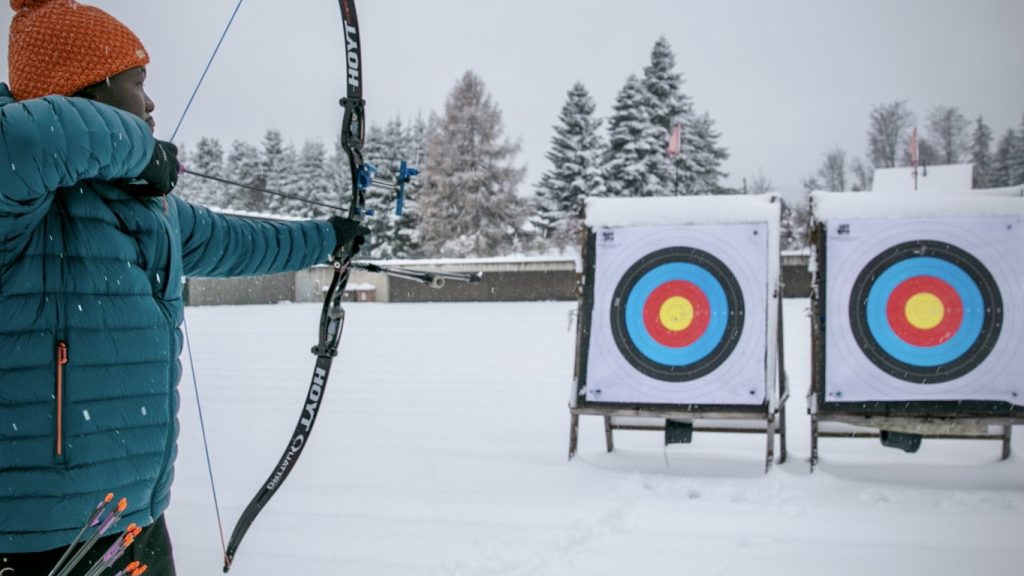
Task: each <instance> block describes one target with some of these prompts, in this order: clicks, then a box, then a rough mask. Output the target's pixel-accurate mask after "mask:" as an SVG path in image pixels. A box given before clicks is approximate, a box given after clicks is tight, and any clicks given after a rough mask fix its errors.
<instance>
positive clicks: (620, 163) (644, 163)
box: [604, 38, 728, 196]
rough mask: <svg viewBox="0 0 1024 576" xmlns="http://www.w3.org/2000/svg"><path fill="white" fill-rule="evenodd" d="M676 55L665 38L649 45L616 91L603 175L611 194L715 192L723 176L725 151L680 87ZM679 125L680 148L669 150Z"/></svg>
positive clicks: (706, 117)
mask: <svg viewBox="0 0 1024 576" xmlns="http://www.w3.org/2000/svg"><path fill="white" fill-rule="evenodd" d="M675 65H676V61H675V55H674V54H673V53H672V48H671V46H669V44H668V41H667V40H665V38H659V39H658V41H657V42H656V43H655V44H654V48H653V49H652V50H651V61H650V64H649V65H648V66H646V67H645V68H644V75H643V78H642V79H640V80H638V79H637V78H635V77H633V76H631V77H630V78H629V79H628V80H627V82H626V85H625V86H624V87H623V88H622V90H621V91H620V92H619V96H618V99H617V100H616V103H615V106H614V107H613V114H612V117H611V119H610V120H609V123H608V130H609V138H608V140H609V148H608V155H607V156H606V158H605V166H604V167H605V180H606V183H607V187H608V193H609V195H612V196H663V195H674V194H715V193H718V192H720V191H721V184H720V181H721V179H722V178H724V177H725V174H724V173H723V172H722V169H721V167H722V163H723V162H724V161H725V160H726V159H727V158H728V152H727V151H726V150H725V148H723V147H722V146H721V145H720V144H719V138H720V136H721V135H720V134H719V133H718V132H717V131H716V130H715V128H714V120H712V118H711V116H710V115H708V114H706V113H705V114H698V113H697V112H696V111H695V109H694V105H693V102H692V100H691V99H690V97H689V96H687V95H686V94H684V93H683V92H682V91H681V88H682V84H683V78H682V75H681V74H680V73H678V72H676V70H675ZM677 125H678V126H679V130H680V139H679V140H680V141H679V152H678V153H677V154H674V155H672V156H670V155H669V154H668V145H669V138H670V135H671V134H672V131H673V129H674V128H675V127H676V126H677Z"/></svg>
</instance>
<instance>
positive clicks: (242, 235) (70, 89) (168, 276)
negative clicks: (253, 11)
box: [0, 0, 365, 576]
mask: <svg viewBox="0 0 1024 576" xmlns="http://www.w3.org/2000/svg"><path fill="white" fill-rule="evenodd" d="M10 4H11V8H13V9H14V11H15V15H14V18H13V20H12V21H11V27H10V32H9V51H8V59H9V65H10V66H9V68H10V70H9V73H10V77H9V87H8V85H5V84H0V135H2V137H0V238H2V239H3V244H2V245H0V318H2V321H0V575H2V576H23V575H26V574H47V573H50V570H51V569H52V568H53V567H54V565H55V564H56V563H57V562H58V561H59V560H60V558H61V557H62V556H63V554H64V552H65V551H66V550H67V548H68V546H69V545H70V544H72V542H74V541H75V538H76V536H77V535H78V534H79V533H80V530H81V529H82V525H83V523H84V522H85V520H86V517H87V516H88V515H89V513H90V512H91V511H92V510H94V509H95V508H96V505H97V504H96V503H97V502H99V501H101V500H102V499H103V498H104V496H105V495H106V494H107V493H108V492H113V493H114V494H115V496H116V497H117V498H118V499H120V498H122V497H124V498H126V499H127V508H126V510H125V511H124V514H123V515H122V516H121V519H120V521H119V523H118V524H117V525H116V526H115V527H113V528H112V529H111V530H110V532H109V534H111V536H106V537H105V538H104V539H103V540H101V541H100V543H98V544H96V545H95V546H94V547H93V548H92V550H93V552H91V553H90V554H91V555H89V556H87V557H86V558H85V559H84V560H82V561H81V562H80V563H79V565H78V567H77V568H75V569H74V570H73V571H71V572H70V576H77V575H79V574H84V573H85V571H86V570H87V569H88V568H89V566H91V565H92V564H93V563H94V561H95V560H96V559H97V558H98V556H100V555H101V554H103V552H105V551H106V549H107V548H108V546H109V544H110V543H112V540H111V538H114V539H116V538H117V537H118V536H119V534H120V532H121V531H122V530H124V528H125V526H127V525H128V524H129V523H134V524H136V525H137V526H141V527H143V531H142V533H141V535H140V536H139V537H138V538H137V539H136V540H135V543H134V545H133V546H132V547H131V548H129V549H128V550H127V552H126V553H125V555H124V557H123V558H122V560H121V561H120V563H119V564H117V565H115V566H114V567H113V571H116V570H118V569H121V568H123V566H124V565H125V564H127V563H128V562H130V561H133V560H139V561H141V562H143V563H145V564H147V565H148V566H149V569H148V571H147V574H155V575H171V574H174V561H173V557H172V554H171V545H170V539H169V537H168V533H167V528H166V523H165V521H164V512H165V510H166V509H167V507H168V505H169V503H170V493H171V482H172V479H173V477H174V460H175V456H176V454H177V447H176V439H177V437H178V421H177V411H178V392H177V387H178V382H179V380H180V377H181V365H180V362H179V361H178V356H179V354H180V353H181V348H182V343H183V336H182V333H181V329H180V326H181V322H182V319H183V315H184V294H183V291H182V278H183V277H184V276H187V275H197V276H206V277H226V276H242V275H247V276H252V275H258V274H270V273H279V272H289V271H295V270H299V269H302V268H306V267H309V266H312V265H314V264H319V263H323V262H326V261H328V259H329V257H330V256H331V255H332V254H334V252H335V249H336V247H340V246H354V249H353V252H354V251H355V250H358V244H359V242H358V241H356V240H355V239H358V238H359V236H360V235H362V234H364V233H365V229H363V228H361V227H359V226H358V225H357V224H355V223H352V221H349V220H344V221H343V222H342V223H339V222H337V221H335V219H332V220H331V221H312V220H310V221H302V222H272V221H268V220H257V219H250V218H242V217H237V216H228V215H223V214H218V213H214V212H212V211H210V210H208V209H206V208H203V207H201V206H197V205H194V204H191V203H189V202H186V201H185V200H183V199H181V198H178V197H177V196H175V195H174V194H171V192H172V191H173V189H174V186H175V184H176V182H177V175H178V161H177V156H176V149H175V148H174V146H173V145H172V144H170V143H168V142H160V141H158V140H156V139H155V138H154V137H153V129H154V126H155V122H154V121H153V116H152V113H153V110H154V108H155V107H154V104H153V101H152V100H151V99H150V98H149V97H148V95H147V94H146V92H145V90H144V87H143V86H144V81H145V78H146V67H147V65H148V64H149V55H148V53H147V52H146V49H145V47H144V46H143V45H142V43H141V42H140V41H139V39H138V38H137V37H136V35H135V34H134V33H132V31H131V30H129V29H128V28H127V27H126V26H125V25H124V24H122V23H121V22H119V21H118V20H117V19H115V18H114V17H113V16H111V15H109V14H107V13H106V12H104V11H102V10H100V9H98V8H95V7H92V6H87V5H84V4H79V3H78V2H75V1H74V0H10ZM344 223H349V224H347V225H346V224H344ZM90 534H91V533H90Z"/></svg>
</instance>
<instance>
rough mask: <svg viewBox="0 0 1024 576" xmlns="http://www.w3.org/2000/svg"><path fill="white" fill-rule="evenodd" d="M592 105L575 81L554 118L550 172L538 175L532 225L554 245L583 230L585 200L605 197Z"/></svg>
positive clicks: (570, 239)
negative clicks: (593, 197) (559, 111)
mask: <svg viewBox="0 0 1024 576" xmlns="http://www.w3.org/2000/svg"><path fill="white" fill-rule="evenodd" d="M595 109H596V104H595V103H594V99H593V98H591V97H590V93H588V92H587V89H586V87H585V86H584V85H583V84H582V83H579V82H577V83H576V84H575V85H574V86H573V87H572V88H571V89H570V90H569V93H568V99H567V101H566V103H565V106H563V107H562V112H561V114H560V115H559V117H558V121H559V124H558V125H556V126H555V128H554V130H555V136H554V137H552V139H551V150H550V151H549V152H548V153H547V158H548V160H550V161H551V164H552V169H551V170H550V171H548V172H546V173H544V175H543V176H541V180H540V183H539V184H538V185H537V192H536V197H535V199H534V205H535V210H534V217H533V220H532V221H533V223H534V226H536V227H537V229H538V230H539V231H540V234H541V235H542V237H543V238H545V239H548V240H551V241H552V243H553V244H554V245H555V246H558V247H563V246H565V245H566V244H568V243H572V242H574V240H575V239H576V237H577V236H578V234H579V232H580V231H581V230H582V226H583V224H582V220H583V210H584V200H585V199H586V197H587V196H588V195H589V196H602V195H603V194H604V181H603V179H602V177H601V155H602V154H603V151H604V143H603V142H602V140H601V136H600V134H599V133H598V130H599V128H600V126H601V120H599V119H596V118H594V110H595Z"/></svg>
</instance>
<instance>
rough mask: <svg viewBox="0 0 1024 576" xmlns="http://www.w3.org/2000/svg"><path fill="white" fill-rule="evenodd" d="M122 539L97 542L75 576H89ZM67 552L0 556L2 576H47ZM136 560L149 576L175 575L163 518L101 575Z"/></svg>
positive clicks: (115, 570)
mask: <svg viewBox="0 0 1024 576" xmlns="http://www.w3.org/2000/svg"><path fill="white" fill-rule="evenodd" d="M120 537H121V534H120V533H117V534H113V535H110V536H105V537H103V538H100V539H99V540H97V541H96V544H95V545H94V546H93V547H92V548H91V549H90V550H89V553H88V554H86V556H85V558H83V559H82V561H81V562H79V563H78V564H77V565H76V566H75V569H74V570H72V571H71V576H81V575H82V574H85V573H86V572H87V571H88V570H89V568H90V567H91V566H92V565H93V563H95V562H96V561H97V560H99V559H100V557H101V556H103V553H104V552H106V551H107V548H110V545H111V544H113V543H114V541H115V540H117V539H118V538H120ZM80 547H81V544H79V546H76V547H75V549H76V550H77V549H79V548H80ZM64 550H65V547H61V548H55V549H53V550H46V551H44V552H28V553H23V554H8V553H6V552H0V574H3V576H46V575H47V574H49V573H50V570H52V569H53V567H54V565H55V564H57V560H60V557H61V555H62V554H64ZM72 556H74V554H72ZM134 560H138V561H139V562H141V563H143V564H145V565H147V566H148V568H147V569H146V576H174V575H175V572H174V555H173V553H172V550H171V537H170V535H168V533H167V523H166V522H164V517H163V516H160V517H159V518H157V520H156V522H153V524H151V525H149V526H147V527H145V528H143V529H142V533H141V534H139V537H138V538H137V539H136V540H135V543H134V544H132V545H131V546H130V547H129V548H128V549H127V550H125V553H124V556H122V557H121V559H120V560H118V561H117V562H114V566H113V567H112V568H108V569H107V570H105V571H104V572H101V574H102V575H103V576H113V575H114V574H116V573H117V571H118V570H120V569H122V568H124V567H125V566H127V565H128V563H130V562H132V561H134ZM12 570H13V572H12Z"/></svg>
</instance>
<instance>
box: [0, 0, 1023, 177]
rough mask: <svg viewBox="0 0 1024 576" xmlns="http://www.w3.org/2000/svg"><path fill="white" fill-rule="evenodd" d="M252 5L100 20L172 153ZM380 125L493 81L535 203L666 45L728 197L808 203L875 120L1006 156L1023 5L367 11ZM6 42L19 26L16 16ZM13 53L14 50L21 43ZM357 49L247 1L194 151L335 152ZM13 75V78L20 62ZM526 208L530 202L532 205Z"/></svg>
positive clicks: (423, 6)
mask: <svg viewBox="0 0 1024 576" xmlns="http://www.w3.org/2000/svg"><path fill="white" fill-rule="evenodd" d="M235 2H236V0H173V1H166V0H105V1H96V2H93V4H94V5H97V6H100V7H102V8H103V9H105V10H107V11H108V12H110V13H112V14H113V15H115V16H116V17H118V18H119V19H121V20H122V21H123V22H125V23H126V24H128V25H129V27H131V28H132V29H133V30H134V31H135V32H136V33H137V34H138V35H139V37H140V38H141V39H142V42H143V43H144V44H145V45H146V47H147V49H148V50H149V52H150V54H151V56H152V63H151V64H150V67H149V79H148V81H147V87H148V90H149V92H150V95H151V97H152V98H153V99H154V101H155V102H156V105H157V109H156V113H155V116H156V119H157V135H158V137H162V138H168V137H169V136H170V134H171V131H172V129H173V127H174V124H175V123H176V122H177V119H178V116H179V115H180V114H181V111H182V110H183V108H184V106H185V102H186V101H187V99H188V96H189V94H190V93H191V91H192V89H193V87H194V85H195V83H196V81H197V80H198V78H199V75H200V73H201V72H202V69H203V66H205V64H206V60H207V58H208V57H209V55H210V53H211V52H212V50H213V47H214V45H215V44H216V41H217V38H218V37H219V35H220V32H221V30H222V28H223V27H224V25H225V23H226V22H227V19H228V17H229V16H230V14H231V11H232V10H233V8H234V5H235ZM357 8H358V11H359V20H360V29H361V34H362V37H363V60H364V64H365V70H364V74H365V87H364V90H365V93H364V95H365V98H366V100H367V117H368V120H369V121H370V122H375V123H379V124H383V123H385V122H386V121H387V120H389V119H391V118H393V117H395V116H399V115H400V116H401V117H402V118H403V119H411V118H414V117H415V116H416V115H418V114H423V115H424V116H426V115H428V114H429V112H430V111H431V110H434V111H438V112H440V111H441V110H442V109H443V106H444V100H445V96H446V95H447V93H448V92H449V91H450V90H451V88H452V86H453V85H454V83H455V81H456V80H457V79H458V78H459V77H460V76H461V75H462V74H463V73H464V72H465V71H466V70H469V69H472V70H474V71H475V72H477V74H479V75H480V76H481V77H482V78H483V80H484V82H485V83H486V85H487V87H488V89H489V90H490V92H491V95H492V97H493V99H494V101H495V102H496V103H497V104H498V105H499V106H500V107H501V109H502V111H503V114H504V121H505V128H506V132H507V134H508V135H509V136H510V137H511V138H513V139H516V140H519V141H520V142H521V143H522V155H521V161H522V162H523V163H524V164H526V165H527V166H528V169H529V172H528V180H527V182H526V183H525V184H524V185H525V186H530V187H531V188H532V185H533V184H534V183H535V182H537V180H539V178H540V175H541V174H542V173H543V172H544V171H545V170H548V169H549V168H550V165H549V163H548V162H547V160H546V159H545V158H544V155H545V153H546V152H547V150H548V148H549V145H550V140H551V136H552V134H553V132H552V126H553V124H554V123H555V122H556V121H557V117H558V113H559V111H560V109H561V107H562V106H563V104H564V103H565V97H566V92H567V90H568V89H569V88H570V87H571V86H572V84H573V83H574V82H576V81H581V82H583V83H584V84H585V85H586V87H587V88H588V90H589V91H590V92H591V94H592V96H593V97H594V98H595V100H596V101H597V103H598V113H599V114H600V115H601V116H602V117H607V115H608V114H609V112H610V110H611V106H612V104H613V103H614V101H615V97H616V95H617V93H618V91H619V89H620V88H621V87H622V85H623V83H624V81H625V79H626V77H627V76H628V75H629V74H632V73H637V74H640V73H641V72H642V69H643V67H644V66H645V65H647V63H648V62H649V58H650V51H651V47H652V46H653V45H654V42H655V41H656V40H657V39H658V37H659V36H662V35H664V36H665V37H666V38H667V39H668V41H669V43H670V44H671V46H672V48H673V50H674V52H675V54H676V58H677V71H678V72H680V73H682V74H683V77H684V80H685V84H684V85H683V90H684V92H685V93H687V94H688V95H690V96H691V97H692V98H693V101H694V104H695V106H696V108H697V110H698V111H700V112H704V111H706V112H709V113H710V114H711V116H712V117H713V118H714V119H715V121H716V122H717V128H718V130H719V131H720V132H721V133H722V139H721V143H722V144H723V145H724V146H725V147H727V148H728V150H729V154H730V157H729V160H728V161H727V162H726V163H725V166H724V168H725V170H726V171H727V172H728V173H729V177H728V179H727V180H726V184H728V185H732V186H736V187H739V186H741V185H742V180H743V178H748V179H749V178H751V177H752V176H754V175H756V174H757V173H758V172H759V171H763V172H764V174H765V175H766V176H767V177H768V178H769V179H770V180H771V181H772V182H773V183H774V184H775V186H776V187H777V188H779V189H781V190H783V191H795V190H798V189H799V187H800V181H801V179H802V178H804V177H806V176H808V175H810V174H812V173H813V172H815V171H816V170H817V168H818V166H819V165H820V164H821V160H822V158H823V156H824V154H825V152H826V151H827V150H828V149H830V148H831V147H834V146H840V147H842V148H844V149H846V151H847V153H848V154H850V155H856V156H860V157H864V156H865V150H866V138H865V133H866V130H867V122H868V114H869V112H870V110H871V108H872V106H873V105H876V104H879V103H883V102H890V101H893V100H906V101H907V102H908V103H909V105H910V107H911V109H912V110H914V112H915V113H916V114H917V115H918V117H919V119H920V121H919V123H921V124H922V127H923V118H924V117H925V116H926V114H927V112H928V111H929V110H930V109H931V108H932V107H934V106H937V105H947V106H949V105H951V106H959V107H960V109H961V110H962V111H963V112H964V113H965V114H966V115H967V116H969V117H971V118H974V117H977V116H978V115H979V114H981V115H983V116H984V117H985V119H986V121H987V122H988V124H989V125H990V126H991V127H992V128H993V130H994V131H995V133H996V135H997V137H998V136H1001V135H1002V134H1003V133H1004V132H1005V131H1006V130H1007V129H1008V128H1011V127H1012V128H1018V127H1020V125H1021V121H1022V116H1024V32H1022V28H1021V25H1022V23H1024V1H1022V0H843V1H840V0H835V1H827V0H774V1H772V0H718V1H715V2H712V1H704V2H695V1H688V0H633V1H631V2H614V3H613V2H609V1H606V0H593V1H589V2H588V1H584V0H519V1H517V2H495V1H492V0H358V1H357ZM0 17H2V19H3V26H4V29H5V30H6V29H7V28H8V26H9V23H10V19H11V17H12V11H11V9H10V6H9V4H8V3H7V2H3V6H2V8H0ZM4 50H5V51H6V44H4ZM343 57H344V49H343V38H342V30H341V16H340V11H339V9H338V4H337V2H334V1H330V0H291V1H286V2H285V1H281V0H246V1H245V3H244V4H243V5H242V9H241V11H240V13H239V16H238V18H237V19H236V21H235V23H234V25H233V27H232V28H231V31H230V32H229V34H228V37H227V40H226V41H225V45H224V47H223V48H222V49H221V52H220V55H219V56H218V57H217V60H216V62H215V63H214V66H213V68H212V70H211V72H210V75H209V77H208V78H207V81H206V83H205V84H204V86H203V88H202V90H201V92H200V94H199V97H198V99H197V101H196V103H195V104H194V105H193V108H192V110H191V112H190V113H189V115H188V117H187V118H186V120H185V124H184V126H183V128H182V130H181V132H179V134H178V137H177V140H179V141H185V142H188V143H194V142H195V141H196V140H198V139H199V138H200V137H201V136H214V137H217V138H220V139H221V140H222V142H223V143H224V144H225V145H229V144H230V142H231V141H232V140H235V139H241V140H246V141H249V142H252V143H254V144H256V143H258V142H259V140H260V138H261V137H262V135H263V133H264V132H265V131H266V130H267V129H268V128H271V127H274V128H278V129H280V130H281V131H282V132H283V134H284V135H285V137H286V138H287V139H289V140H291V141H293V142H294V143H296V144H297V145H301V143H302V142H303V141H304V140H306V139H310V138H316V139H320V140H322V141H323V142H325V143H327V144H331V143H333V141H334V139H335V138H336V134H337V130H338V128H339V126H340V122H341V109H340V107H339V106H338V105H337V101H338V98H339V97H340V96H341V95H342V94H343V84H342V81H343V76H344V60H343ZM0 66H2V67H3V70H2V76H3V78H4V79H6V77H7V59H6V58H3V59H2V63H0ZM524 191H525V190H524Z"/></svg>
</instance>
